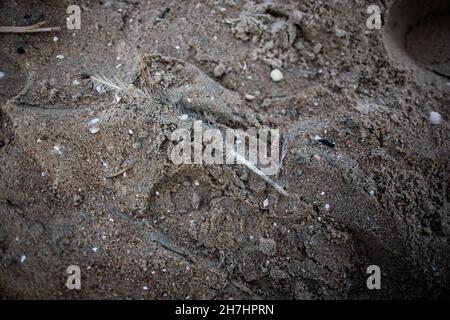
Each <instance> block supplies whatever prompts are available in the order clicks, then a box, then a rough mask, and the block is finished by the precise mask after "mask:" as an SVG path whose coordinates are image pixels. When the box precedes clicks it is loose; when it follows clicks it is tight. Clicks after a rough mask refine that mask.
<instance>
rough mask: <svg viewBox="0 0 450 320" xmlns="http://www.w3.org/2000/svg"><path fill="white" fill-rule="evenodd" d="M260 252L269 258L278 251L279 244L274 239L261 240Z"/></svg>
mask: <svg viewBox="0 0 450 320" xmlns="http://www.w3.org/2000/svg"><path fill="white" fill-rule="evenodd" d="M259 250H261V252H262V253H264V254H265V255H268V256H272V255H274V254H275V253H276V251H277V244H276V242H275V241H274V240H273V239H268V238H260V239H259Z"/></svg>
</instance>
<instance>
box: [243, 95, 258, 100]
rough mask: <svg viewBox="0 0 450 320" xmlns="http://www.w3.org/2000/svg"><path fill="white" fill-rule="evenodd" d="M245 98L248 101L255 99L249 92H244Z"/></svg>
mask: <svg viewBox="0 0 450 320" xmlns="http://www.w3.org/2000/svg"><path fill="white" fill-rule="evenodd" d="M245 99H247V100H249V101H252V100H255V99H256V97H255V96H254V95H251V94H246V95H245Z"/></svg>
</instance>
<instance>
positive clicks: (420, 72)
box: [384, 0, 450, 85]
mask: <svg viewBox="0 0 450 320" xmlns="http://www.w3.org/2000/svg"><path fill="white" fill-rule="evenodd" d="M384 42H385V46H386V49H387V51H388V53H389V55H390V57H391V59H392V60H393V61H394V62H396V63H397V64H399V65H400V66H401V67H404V68H408V69H411V70H413V71H414V72H415V73H416V76H417V79H418V81H419V82H421V83H427V82H428V83H433V84H437V85H440V84H443V83H444V84H445V83H446V82H448V81H449V80H450V1H448V0H428V1H423V0H398V1H396V2H395V3H394V5H393V6H392V7H391V9H390V10H389V13H388V19H387V24H386V28H385V30H384Z"/></svg>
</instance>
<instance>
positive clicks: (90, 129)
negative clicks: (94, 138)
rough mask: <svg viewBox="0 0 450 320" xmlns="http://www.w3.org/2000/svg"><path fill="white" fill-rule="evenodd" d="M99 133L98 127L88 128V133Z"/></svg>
mask: <svg viewBox="0 0 450 320" xmlns="http://www.w3.org/2000/svg"><path fill="white" fill-rule="evenodd" d="M99 131H100V129H99V128H98V127H92V128H89V132H90V133H92V134H96V133H97V132H99Z"/></svg>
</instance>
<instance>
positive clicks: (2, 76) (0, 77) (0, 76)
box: [0, 71, 5, 80]
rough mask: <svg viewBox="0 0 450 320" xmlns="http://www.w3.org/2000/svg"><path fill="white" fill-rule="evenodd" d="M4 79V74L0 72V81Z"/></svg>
mask: <svg viewBox="0 0 450 320" xmlns="http://www.w3.org/2000/svg"><path fill="white" fill-rule="evenodd" d="M4 77H5V73H4V72H3V71H0V80H1V79H3V78H4Z"/></svg>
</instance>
